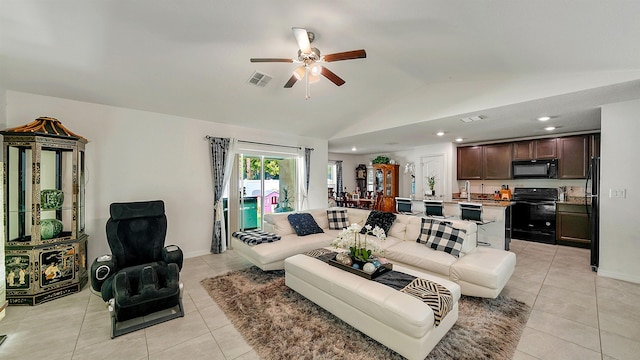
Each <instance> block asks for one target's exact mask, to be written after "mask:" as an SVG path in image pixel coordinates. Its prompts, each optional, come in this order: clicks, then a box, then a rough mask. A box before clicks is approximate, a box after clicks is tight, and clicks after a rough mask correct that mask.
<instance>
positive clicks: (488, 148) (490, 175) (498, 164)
mask: <svg viewBox="0 0 640 360" xmlns="http://www.w3.org/2000/svg"><path fill="white" fill-rule="evenodd" d="M483 148H484V149H483V152H484V154H483V157H482V168H483V169H482V171H483V179H485V180H503V179H511V160H512V153H513V150H512V148H513V145H512V144H511V143H505V144H494V145H484V146H483Z"/></svg>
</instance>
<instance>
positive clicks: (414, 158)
mask: <svg viewBox="0 0 640 360" xmlns="http://www.w3.org/2000/svg"><path fill="white" fill-rule="evenodd" d="M431 155H444V162H445V164H444V168H445V172H446V177H447V178H446V179H438V180H436V181H444V182H445V184H444V194H445V197H447V196H451V195H450V194H451V192H452V189H454V187H453V185H454V184H455V180H456V171H455V168H456V153H455V146H454V145H453V144H452V143H439V144H431V145H425V146H419V147H416V148H414V149H412V150H407V151H398V152H394V153H390V154H389V157H390V158H391V159H393V160H395V161H396V163H397V164H400V184H399V185H400V186H399V192H400V196H401V197H409V195H410V194H411V175H410V174H405V173H404V169H405V165H406V164H407V163H408V162H413V163H414V164H415V166H416V170H415V175H416V199H422V197H423V195H422V194H424V190H425V189H424V188H423V183H424V181H423V176H427V174H423V173H422V166H421V160H422V157H424V156H431ZM447 194H448V195H447Z"/></svg>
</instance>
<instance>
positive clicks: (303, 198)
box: [296, 149, 309, 210]
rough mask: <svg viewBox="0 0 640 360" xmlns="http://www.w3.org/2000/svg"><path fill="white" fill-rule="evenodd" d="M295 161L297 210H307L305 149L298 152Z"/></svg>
mask: <svg viewBox="0 0 640 360" xmlns="http://www.w3.org/2000/svg"><path fill="white" fill-rule="evenodd" d="M296 160H297V161H296V172H297V176H296V177H297V179H296V183H297V186H298V194H300V195H299V196H298V206H297V210H307V209H309V194H308V188H307V186H306V178H307V170H306V168H307V165H306V163H307V161H305V149H300V150H298V157H297V159H296Z"/></svg>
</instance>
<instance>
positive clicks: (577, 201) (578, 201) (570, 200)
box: [557, 196, 591, 205]
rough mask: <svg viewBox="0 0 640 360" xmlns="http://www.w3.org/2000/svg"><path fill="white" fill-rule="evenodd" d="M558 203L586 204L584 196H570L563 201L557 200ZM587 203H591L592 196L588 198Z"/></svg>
mask: <svg viewBox="0 0 640 360" xmlns="http://www.w3.org/2000/svg"><path fill="white" fill-rule="evenodd" d="M557 203H558V204H574V205H584V197H582V196H569V197H567V198H565V199H564V200H563V201H557ZM587 204H591V198H590V197H589V198H587Z"/></svg>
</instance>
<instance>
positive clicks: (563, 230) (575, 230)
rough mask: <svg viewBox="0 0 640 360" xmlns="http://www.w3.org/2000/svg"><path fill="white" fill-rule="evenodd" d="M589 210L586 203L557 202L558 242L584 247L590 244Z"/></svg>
mask: <svg viewBox="0 0 640 360" xmlns="http://www.w3.org/2000/svg"><path fill="white" fill-rule="evenodd" d="M587 210H589V211H590V209H588V208H587V207H586V206H585V205H584V204H563V203H558V204H557V210H556V241H557V242H558V244H560V245H569V246H576V247H584V248H588V247H589V246H590V243H591V239H590V238H591V236H590V234H589V229H590V226H589V214H588V212H587Z"/></svg>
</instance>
